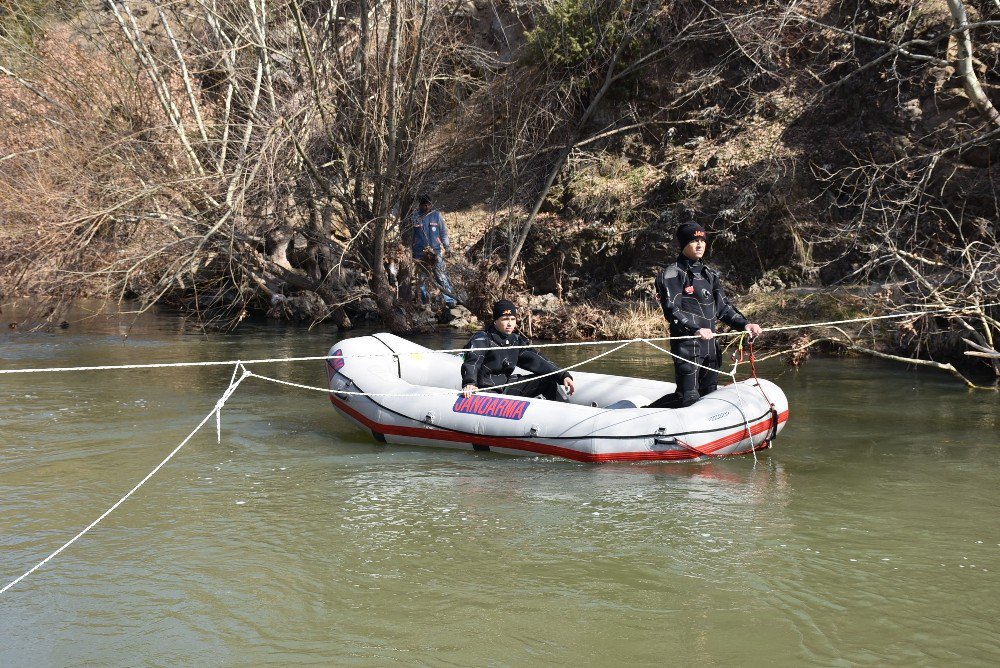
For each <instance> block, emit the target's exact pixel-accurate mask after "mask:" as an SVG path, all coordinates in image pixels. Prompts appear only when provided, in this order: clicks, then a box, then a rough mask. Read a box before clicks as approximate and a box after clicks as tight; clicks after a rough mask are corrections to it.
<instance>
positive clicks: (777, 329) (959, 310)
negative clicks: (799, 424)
mask: <svg viewBox="0 0 1000 668" xmlns="http://www.w3.org/2000/svg"><path fill="white" fill-rule="evenodd" d="M995 306H1000V302H995V303H993V304H983V305H981V306H977V307H976V308H977V309H986V308H993V307H995ZM970 310H971V309H970V308H944V309H936V310H930V311H914V312H910V313H895V314H890V315H877V316H868V317H864V318H848V319H844V320H827V321H825V322H813V323H805V324H800V325H779V326H777V327H768V328H761V331H762V332H781V331H787V330H790V329H808V328H813V327H830V326H833V325H846V324H850V323H854V322H874V321H876V320H892V319H902V318H918V317H920V316H925V315H946V314H952V315H957V314H963V313H964V314H968V313H969V312H970ZM742 333H743V332H721V333H719V334H716V335H715V336H716V338H721V337H728V336H739V335H740V334H742ZM697 338H699V337H698V336H697V335H691V336H660V337H653V338H648V339H616V340H609V341H573V342H568V343H537V344H529V345H530V347H531V348H571V347H582V346H604V345H612V344H619V343H620V344H628V343H635V342H639V341H641V342H646V343H650V342H665V341H682V340H685V339H697ZM510 347H511V348H525V347H529V346H510ZM465 350H466V349H465V348H446V349H441V350H434V351H431V352H438V353H462V352H465ZM661 350H662V349H661ZM398 354H399V353H371V354H368V355H355V356H353V357H354V358H360V357H387V356H392V355H398ZM331 359H343V356H341V355H313V356H309V357H269V358H263V359H252V360H219V361H213V362H160V363H151V364H105V365H100V366H64V367H40V368H32V369H0V375H7V374H19V373H50V372H62V371H113V370H128V369H169V368H174V367H196V366H232V365H234V364H240V363H242V364H271V363H275V362H314V361H320V360H331Z"/></svg>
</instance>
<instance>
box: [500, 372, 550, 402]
mask: <svg viewBox="0 0 1000 668" xmlns="http://www.w3.org/2000/svg"><path fill="white" fill-rule="evenodd" d="M519 378H521V376H511V378H510V380H511V382H513V381H517V380H518V379H519ZM561 384H562V383H559V382H557V381H556V377H555V376H546V377H545V378H539V377H538V376H524V380H523V381H521V382H517V383H516V384H514V385H508V386H507V387H501V388H499V389H496V390H489V391H490V392H498V393H500V394H507V395H510V396H514V397H537V396H538V395H539V394H540V395H542V396H543V397H545V398H546V399H548V400H549V401H567V400H566V399H565V398H564V397H563V395H562V394H560V392H559V389H558V388H559V385H561Z"/></svg>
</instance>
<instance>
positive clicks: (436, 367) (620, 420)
mask: <svg viewBox="0 0 1000 668" xmlns="http://www.w3.org/2000/svg"><path fill="white" fill-rule="evenodd" d="M329 355H330V357H331V359H329V360H327V373H328V376H329V380H330V401H331V402H333V405H334V407H335V408H336V409H337V410H338V411H340V412H341V413H342V414H343V415H345V416H346V417H348V418H349V419H350V420H352V421H353V422H355V423H357V424H358V425H359V426H361V427H362V428H363V429H366V430H368V431H370V432H371V434H372V436H373V437H374V438H375V439H376V440H377V441H380V442H383V443H406V444H412V445H431V446H437V447H447V448H459V449H465V450H489V451H493V452H500V453H504V454H510V455H531V456H536V455H554V456H557V457H565V458H566V459H573V460H576V461H581V462H610V461H664V460H691V459H702V458H706V457H720V456H725V455H740V454H745V453H749V452H751V451H752V450H761V449H764V448H767V447H770V445H771V442H772V441H773V440H774V437H775V436H777V434H778V432H780V431H781V429H782V427H783V426H784V423H785V421H786V420H787V419H788V402H787V400H786V399H785V395H784V393H783V392H782V391H781V389H780V388H779V387H778V386H777V385H775V384H774V383H771V382H769V381H767V380H763V379H760V380H758V379H749V380H745V381H741V382H739V383H736V384H733V385H727V386H724V387H720V388H719V389H718V390H716V391H715V392H713V393H712V394H710V395H707V396H705V397H703V398H702V399H701V400H700V401H699V402H697V403H696V404H694V405H693V406H689V407H687V408H679V409H669V408H640V406H644V405H646V404H648V403H650V402H652V401H653V400H655V399H656V398H657V397H660V396H662V395H664V394H666V393H668V392H672V391H673V389H674V385H673V383H666V382H662V381H656V380H646V379H643V378H627V377H624V376H610V375H605V374H599V373H583V372H577V371H573V372H572V373H573V378H574V380H575V381H576V393H575V394H574V395H573V396H572V397H571V398H570V401H571V403H561V402H555V401H548V400H546V399H542V398H527V397H515V396H506V395H501V394H496V393H490V392H482V393H478V394H476V395H474V396H472V397H469V398H465V397H462V395H461V392H460V385H461V374H460V372H459V367H460V366H461V364H462V358H461V356H460V355H457V354H451V353H440V352H435V351H432V350H429V349H427V348H424V347H423V346H420V345H417V344H416V343H412V342H410V341H407V340H406V339H402V338H400V337H398V336H394V335H392V334H373V335H371V336H361V337H358V338H352V339H344V340H343V341H340V342H339V343H337V344H336V345H334V346H333V347H332V348H331V349H330V353H329ZM520 372H521V373H523V374H527V372H524V371H520Z"/></svg>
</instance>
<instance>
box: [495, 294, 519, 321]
mask: <svg viewBox="0 0 1000 668" xmlns="http://www.w3.org/2000/svg"><path fill="white" fill-rule="evenodd" d="M505 315H513V316H516V315H517V307H516V306H514V302H512V301H510V300H507V299H501V300H500V301H498V302H497V303H496V304H494V305H493V319H494V320H499V319H500V318H502V317H503V316H505Z"/></svg>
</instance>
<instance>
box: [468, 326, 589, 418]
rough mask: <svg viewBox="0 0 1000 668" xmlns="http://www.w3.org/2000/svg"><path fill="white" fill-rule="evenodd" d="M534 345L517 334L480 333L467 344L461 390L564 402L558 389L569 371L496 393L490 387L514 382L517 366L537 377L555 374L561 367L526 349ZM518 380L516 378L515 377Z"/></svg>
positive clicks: (530, 378)
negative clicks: (478, 390) (540, 396)
mask: <svg viewBox="0 0 1000 668" xmlns="http://www.w3.org/2000/svg"><path fill="white" fill-rule="evenodd" d="M530 343H531V342H530V341H528V339H526V338H524V337H523V336H521V335H520V334H519V333H517V332H511V334H510V335H504V334H502V333H501V332H499V331H497V329H496V328H495V327H494V326H493V325H490V326H489V327H487V328H486V330H485V331H482V332H477V333H476V334H475V335H474V336H473V337H472V338H471V339H469V343H468V344H467V345H466V348H467V349H468V352H466V353H465V361H464V362H463V363H462V387H465V386H466V385H475V386H476V387H478V388H479V389H481V390H489V391H491V392H499V393H501V394H513V395H516V396H522V397H534V396H537V395H539V394H541V395H542V396H544V397H545V398H546V399H552V400H553V401H565V399H564V398H563V397H562V396H561V395H560V394H559V392H558V390H557V389H556V388H557V386H558V385H559V384H561V383H562V382H563V381H564V380H565V379H566V378H572V376H570V375H569V374H568V373H567V372H565V371H563V372H562V373H556V374H553V375H551V376H546V377H545V378H537V377H535V376H527V377H525V380H524V382H521V383H518V384H517V385H511V386H509V387H503V388H499V389H496V390H491V389H490V388H492V387H494V386H496V385H505V384H507V383H509V382H510V381H511V375H512V374H513V373H514V368H515V367H521V368H522V369H527V370H528V371H531V372H532V373H534V374H536V375H541V374H546V373H552V372H553V371H557V370H558V369H559V367H557V366H556V365H555V364H553V363H552V362H550V361H549V360H548V359H546V358H545V357H543V356H542V355H541V354H540V353H538V352H537V351H536V350H533V349H531V348H513V347H510V346H527V345H529V344H530ZM514 379H515V380H516V377H515V378H514Z"/></svg>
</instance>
